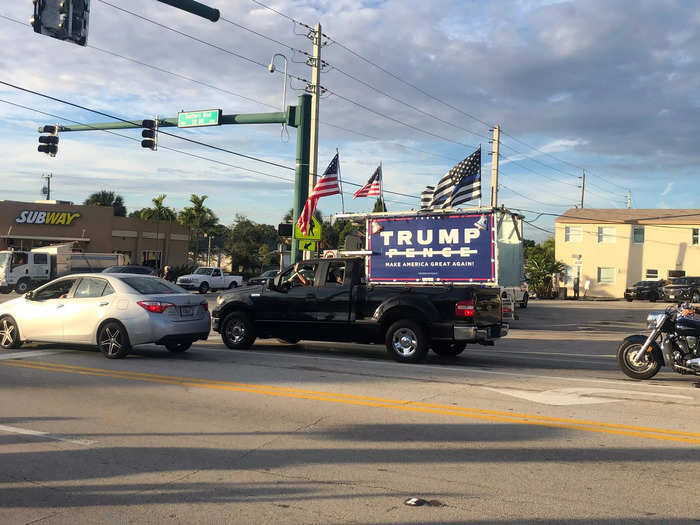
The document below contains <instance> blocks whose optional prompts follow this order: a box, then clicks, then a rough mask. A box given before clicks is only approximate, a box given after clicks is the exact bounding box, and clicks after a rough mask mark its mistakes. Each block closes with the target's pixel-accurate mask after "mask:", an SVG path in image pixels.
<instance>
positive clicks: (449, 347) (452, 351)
mask: <svg viewBox="0 0 700 525" xmlns="http://www.w3.org/2000/svg"><path fill="white" fill-rule="evenodd" d="M466 348H467V345H466V343H448V342H437V343H433V345H432V349H433V352H435V353H436V354H437V355H439V356H443V357H453V356H456V355H459V354H461V353H462V352H464V350H466Z"/></svg>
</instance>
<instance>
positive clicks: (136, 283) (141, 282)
mask: <svg viewBox="0 0 700 525" xmlns="http://www.w3.org/2000/svg"><path fill="white" fill-rule="evenodd" d="M119 279H120V280H121V281H124V282H125V283H126V284H128V285H129V286H131V287H132V288H133V289H134V290H136V291H137V292H139V293H142V294H144V295H159V294H168V293H188V292H187V290H185V289H184V288H180V287H179V286H177V285H176V284H173V283H169V282H168V281H164V280H163V279H156V278H155V277H120V278H119Z"/></svg>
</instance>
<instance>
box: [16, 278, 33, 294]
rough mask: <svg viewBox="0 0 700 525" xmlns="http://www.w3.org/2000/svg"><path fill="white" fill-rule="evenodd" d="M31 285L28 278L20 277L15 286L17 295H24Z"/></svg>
mask: <svg viewBox="0 0 700 525" xmlns="http://www.w3.org/2000/svg"><path fill="white" fill-rule="evenodd" d="M31 285H32V282H31V281H30V280H29V279H20V280H19V282H18V283H17V286H15V292H17V294H18V295H24V294H25V293H27V292H28V291H29V289H30V288H31Z"/></svg>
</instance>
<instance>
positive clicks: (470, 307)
mask: <svg viewBox="0 0 700 525" xmlns="http://www.w3.org/2000/svg"><path fill="white" fill-rule="evenodd" d="M455 317H474V301H473V300H471V299H470V300H468V301H460V302H458V303H457V304H455Z"/></svg>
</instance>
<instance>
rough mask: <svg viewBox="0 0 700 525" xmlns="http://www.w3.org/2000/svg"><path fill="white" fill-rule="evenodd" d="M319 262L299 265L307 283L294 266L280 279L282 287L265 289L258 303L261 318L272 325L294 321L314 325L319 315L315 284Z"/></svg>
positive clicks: (257, 299) (257, 309) (259, 317)
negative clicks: (317, 313)
mask: <svg viewBox="0 0 700 525" xmlns="http://www.w3.org/2000/svg"><path fill="white" fill-rule="evenodd" d="M317 270H318V262H312V261H306V262H301V263H299V269H298V273H299V274H301V276H302V277H303V279H304V280H305V281H306V284H304V283H303V282H302V280H301V279H300V277H299V276H297V275H296V271H295V269H294V267H291V268H289V269H287V271H285V272H284V273H283V274H282V275H281V276H280V279H279V288H277V289H274V288H273V287H270V288H267V287H266V288H265V289H264V290H263V292H262V293H261V294H260V297H257V298H255V299H254V300H255V301H256V302H257V306H256V309H255V310H256V312H258V316H257V317H258V319H259V320H262V321H269V322H282V323H284V322H290V323H294V324H298V323H305V322H309V323H312V322H313V321H314V320H315V318H316V316H315V312H316V305H315V303H316V293H315V286H314V284H315V281H316V274H317Z"/></svg>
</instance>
